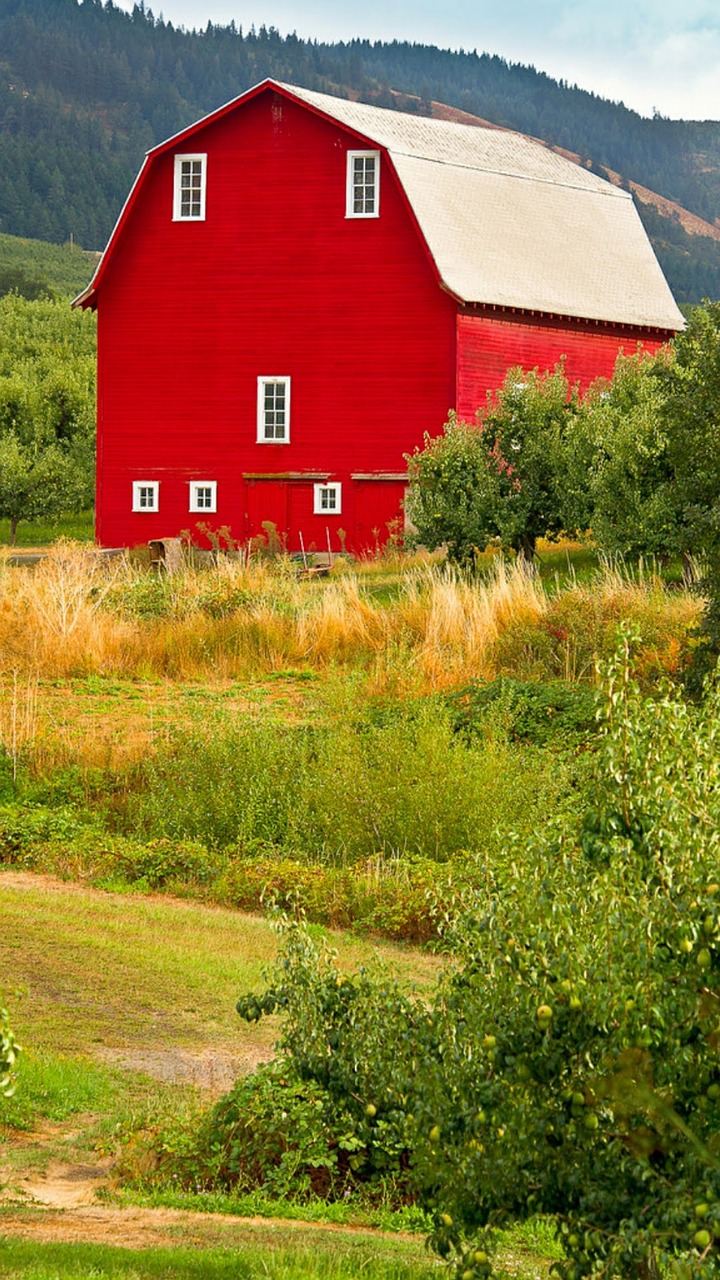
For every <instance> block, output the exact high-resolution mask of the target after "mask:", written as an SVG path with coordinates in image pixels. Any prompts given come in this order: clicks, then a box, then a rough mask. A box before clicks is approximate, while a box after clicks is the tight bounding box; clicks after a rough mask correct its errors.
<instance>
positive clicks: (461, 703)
mask: <svg viewBox="0 0 720 1280" xmlns="http://www.w3.org/2000/svg"><path fill="white" fill-rule="evenodd" d="M448 703H449V705H450V707H451V709H452V711H453V713H454V717H455V727H456V729H457V730H458V731H459V732H460V733H462V734H464V735H466V736H468V737H472V736H473V735H475V734H485V733H487V732H488V730H489V729H492V727H493V726H494V725H498V726H499V727H501V728H502V729H503V731H504V732H505V733H506V734H507V735H508V737H509V739H510V741H511V742H528V743H531V744H532V745H533V746H539V747H545V746H548V744H550V743H552V744H553V745H554V747H555V748H556V749H557V750H567V749H570V750H572V749H573V748H577V747H578V746H581V745H583V744H586V743H587V742H588V740H589V739H590V738H591V736H592V735H593V734H594V733H595V731H596V730H597V709H598V699H597V694H596V692H595V690H594V689H591V688H588V687H587V686H585V685H579V684H573V683H571V682H570V681H560V680H552V681H549V682H547V683H545V682H540V681H529V680H515V679H513V678H512V677H509V676H501V677H500V678H499V679H497V680H489V681H480V680H473V681H471V682H470V684H468V685H464V686H463V687H462V688H460V689H456V690H454V691H453V693H452V694H450V695H448Z"/></svg>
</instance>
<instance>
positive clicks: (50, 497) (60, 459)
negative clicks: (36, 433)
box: [0, 432, 86, 546]
mask: <svg viewBox="0 0 720 1280" xmlns="http://www.w3.org/2000/svg"><path fill="white" fill-rule="evenodd" d="M85 492H86V478H85V475H84V471H83V469H82V468H81V467H80V466H79V465H78V463H77V462H76V460H75V459H73V457H71V456H70V455H69V454H68V453H66V452H64V451H63V450H62V449H61V448H60V447H59V446H58V445H56V444H49V445H47V446H46V447H45V448H37V449H33V448H32V447H30V446H28V445H24V444H22V443H21V441H20V440H18V438H17V436H16V435H15V434H14V433H12V432H8V433H6V434H5V435H2V436H0V516H2V517H3V518H4V519H6V520H9V521H10V542H11V544H12V545H13V546H14V545H15V539H16V535H17V527H18V524H19V523H20V521H21V520H39V519H48V518H51V517H53V516H57V515H61V514H62V513H63V512H65V511H75V510H78V509H79V507H80V506H81V505H82V500H83V495H84V494H85Z"/></svg>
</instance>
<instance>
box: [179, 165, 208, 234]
mask: <svg viewBox="0 0 720 1280" xmlns="http://www.w3.org/2000/svg"><path fill="white" fill-rule="evenodd" d="M192 161H199V163H200V212H199V213H183V211H182V203H183V187H182V167H183V163H185V162H188V163H189V162H192ZM206 189H207V154H206V153H205V152H202V151H195V152H192V153H187V154H183V155H176V156H175V177H174V183H173V222H204V221H205V193H206Z"/></svg>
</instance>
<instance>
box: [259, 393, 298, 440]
mask: <svg viewBox="0 0 720 1280" xmlns="http://www.w3.org/2000/svg"><path fill="white" fill-rule="evenodd" d="M257 438H258V443H259V444H288V443H289V441H290V379H289V378H258V394H257Z"/></svg>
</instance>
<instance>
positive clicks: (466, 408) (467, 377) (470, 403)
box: [457, 310, 672, 421]
mask: <svg viewBox="0 0 720 1280" xmlns="http://www.w3.org/2000/svg"><path fill="white" fill-rule="evenodd" d="M670 337H672V335H671V334H669V333H655V334H653V333H648V332H647V331H646V330H640V329H623V328H621V327H620V326H617V325H600V324H591V323H589V322H582V321H580V322H578V321H574V320H562V319H559V318H557V317H555V318H553V317H544V316H531V315H526V316H522V315H518V314H503V313H502V312H498V311H497V310H494V311H490V312H488V311H482V310H478V311H462V310H460V311H459V312H458V317H457V351H458V364H457V411H458V414H459V415H460V417H461V418H464V419H466V420H469V421H472V420H473V419H474V417H475V414H476V412H477V410H478V409H483V408H484V407H485V405H486V403H487V395H488V392H489V391H495V390H496V389H497V388H498V387H499V386H501V385H502V382H503V380H504V378H505V376H506V374H507V372H508V370H509V369H512V368H515V367H520V368H522V369H539V370H540V371H541V372H547V371H551V370H553V369H554V368H555V367H556V365H558V364H559V363H560V362H561V361H563V362H564V368H565V374H566V376H567V378H568V380H569V382H570V383H571V385H575V384H576V383H577V384H578V385H579V387H580V390H581V391H586V390H587V388H588V386H589V385H590V383H591V382H594V380H595V379H596V378H610V377H612V372H613V368H614V366H615V361H616V360H617V357H618V355H619V353H620V352H621V351H624V352H625V354H626V355H632V354H633V353H634V352H636V351H637V350H638V348H639V347H641V348H642V349H643V350H644V351H648V352H651V353H652V352H654V351H657V350H658V349H659V347H661V346H662V345H663V343H664V342H667V341H668V339H669V338H670Z"/></svg>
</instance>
